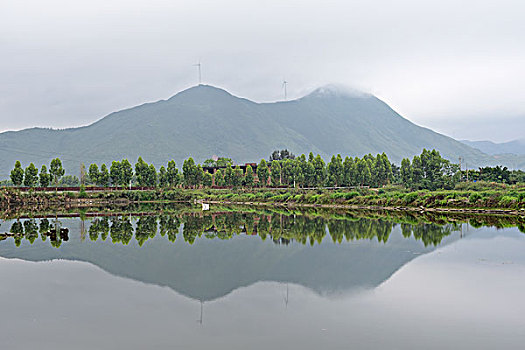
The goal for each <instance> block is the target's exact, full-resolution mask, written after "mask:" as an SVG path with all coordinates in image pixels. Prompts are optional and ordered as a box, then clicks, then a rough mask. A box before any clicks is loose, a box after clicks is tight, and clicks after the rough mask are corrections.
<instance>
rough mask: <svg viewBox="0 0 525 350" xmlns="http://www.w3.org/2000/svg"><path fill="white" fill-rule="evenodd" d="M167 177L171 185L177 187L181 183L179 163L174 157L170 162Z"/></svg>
mask: <svg viewBox="0 0 525 350" xmlns="http://www.w3.org/2000/svg"><path fill="white" fill-rule="evenodd" d="M166 177H167V179H168V185H169V186H170V187H175V186H177V185H178V184H179V169H177V165H176V164H175V161H174V160H173V159H172V160H170V161H169V162H168V169H167V170H166Z"/></svg>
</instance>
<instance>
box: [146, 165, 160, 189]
mask: <svg viewBox="0 0 525 350" xmlns="http://www.w3.org/2000/svg"><path fill="white" fill-rule="evenodd" d="M146 185H147V186H150V187H155V186H157V170H156V169H155V166H154V165H153V164H150V165H149V166H148V170H147V181H146Z"/></svg>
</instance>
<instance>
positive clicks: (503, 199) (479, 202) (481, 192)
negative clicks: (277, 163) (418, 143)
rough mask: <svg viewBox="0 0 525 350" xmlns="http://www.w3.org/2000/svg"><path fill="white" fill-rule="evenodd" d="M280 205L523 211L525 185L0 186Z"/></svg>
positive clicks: (45, 198)
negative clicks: (435, 187)
mask: <svg viewBox="0 0 525 350" xmlns="http://www.w3.org/2000/svg"><path fill="white" fill-rule="evenodd" d="M195 200H204V201H214V202H219V203H244V204H247V203H252V204H278V205H286V206H340V207H345V206H348V207H374V208H398V209H403V208H407V209H410V208H413V209H416V208H417V209H421V208H423V209H465V210H513V211H518V212H519V213H523V212H524V211H525V185H523V184H522V185H513V186H506V185H502V184H496V183H482V182H478V183H461V184H459V185H458V186H456V188H455V189H454V190H443V191H410V190H407V189H405V188H402V187H396V186H387V187H383V188H379V189H368V188H362V189H339V190H327V189H315V190H305V189H267V188H249V189H248V188H244V189H182V188H176V189H171V190H165V189H157V190H149V191H112V192H79V193H73V192H63V193H55V192H31V191H29V192H20V191H15V190H7V189H4V190H1V192H0V201H1V202H0V203H1V204H0V205H1V206H2V207H13V206H28V205H36V206H38V205H41V206H46V205H60V204H64V205H71V206H83V205H85V206H90V205H105V204H119V203H121V204H128V203H141V202H151V201H154V202H194V201H195Z"/></svg>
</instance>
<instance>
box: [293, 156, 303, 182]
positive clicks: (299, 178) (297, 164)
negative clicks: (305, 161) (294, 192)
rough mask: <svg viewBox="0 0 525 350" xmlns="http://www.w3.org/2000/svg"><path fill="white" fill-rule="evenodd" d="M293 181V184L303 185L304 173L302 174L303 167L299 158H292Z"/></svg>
mask: <svg viewBox="0 0 525 350" xmlns="http://www.w3.org/2000/svg"><path fill="white" fill-rule="evenodd" d="M293 165H294V167H293V181H294V186H299V187H304V179H305V178H304V174H303V167H302V163H301V161H300V160H298V159H295V160H293Z"/></svg>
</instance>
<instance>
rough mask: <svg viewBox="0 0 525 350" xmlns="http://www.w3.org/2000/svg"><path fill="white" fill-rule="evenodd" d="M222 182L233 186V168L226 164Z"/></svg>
mask: <svg viewBox="0 0 525 350" xmlns="http://www.w3.org/2000/svg"><path fill="white" fill-rule="evenodd" d="M224 184H225V185H226V186H233V169H232V167H231V166H227V167H226V168H225V169H224Z"/></svg>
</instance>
